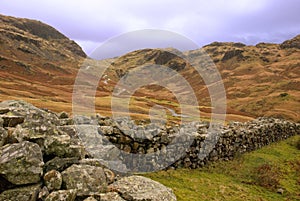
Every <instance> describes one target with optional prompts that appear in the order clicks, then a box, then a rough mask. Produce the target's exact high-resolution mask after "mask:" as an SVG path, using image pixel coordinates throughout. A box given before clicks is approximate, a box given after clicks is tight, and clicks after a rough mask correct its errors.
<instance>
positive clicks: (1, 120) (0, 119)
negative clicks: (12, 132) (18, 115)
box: [0, 117, 4, 127]
mask: <svg viewBox="0 0 300 201" xmlns="http://www.w3.org/2000/svg"><path fill="white" fill-rule="evenodd" d="M3 124H4V120H3V119H2V118H1V117H0V127H3Z"/></svg>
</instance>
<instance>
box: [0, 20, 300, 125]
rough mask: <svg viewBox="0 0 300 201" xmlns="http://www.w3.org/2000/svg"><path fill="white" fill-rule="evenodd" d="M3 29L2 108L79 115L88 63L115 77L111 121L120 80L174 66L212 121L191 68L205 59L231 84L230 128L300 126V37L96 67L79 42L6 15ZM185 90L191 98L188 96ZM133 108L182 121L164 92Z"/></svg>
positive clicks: (106, 81) (105, 87)
mask: <svg viewBox="0 0 300 201" xmlns="http://www.w3.org/2000/svg"><path fill="white" fill-rule="evenodd" d="M0 21H1V22H2V23H1V25H0V35H1V38H0V39H1V40H0V44H1V47H0V80H1V82H0V100H6V99H24V100H25V101H28V102H31V103H33V104H35V105H37V106H38V107H47V108H49V109H51V110H54V111H61V110H66V111H68V112H71V111H72V92H73V84H74V81H75V79H76V75H77V73H78V70H79V68H80V67H82V65H83V63H84V62H87V63H90V64H91V66H92V68H93V69H96V68H97V62H98V63H99V62H100V63H102V64H103V65H106V66H107V65H108V66H109V69H108V70H107V72H105V73H106V76H107V77H108V78H102V79H101V80H100V82H99V86H98V91H97V93H96V94H97V96H96V99H95V107H96V110H97V112H99V113H103V114H104V115H111V111H110V107H111V105H110V100H111V95H112V91H113V89H114V87H115V86H116V84H117V83H118V80H119V79H120V78H121V77H122V76H123V75H125V74H126V72H128V71H130V70H132V69H134V68H135V67H137V66H140V65H144V64H147V63H148V64H156V65H161V66H167V67H169V68H171V69H173V70H175V71H177V72H178V73H179V74H181V75H182V76H183V77H184V78H185V79H187V80H188V81H189V83H190V85H191V86H192V88H193V90H194V93H195V94H196V96H197V98H198V102H199V103H200V106H199V108H200V112H202V114H203V116H204V117H207V118H209V117H210V112H211V105H210V104H211V103H210V97H209V93H208V91H207V88H206V86H205V84H204V82H203V80H202V79H201V76H200V75H197V73H196V71H195V69H193V68H192V65H191V64H189V63H188V62H187V61H185V60H184V59H185V58H186V57H189V58H192V63H199V62H203V61H200V59H201V56H200V55H201V54H202V53H203V51H205V52H206V53H207V54H208V55H209V56H210V58H211V60H212V61H213V62H214V64H215V65H216V67H217V69H218V70H219V72H220V74H221V77H222V78H223V82H224V85H225V89H226V94H227V103H228V104H227V105H228V107H227V120H241V121H246V120H250V119H252V118H253V117H258V116H274V117H281V118H287V119H291V120H294V121H300V117H299V114H300V106H299V102H300V92H299V91H300V89H299V86H300V84H299V82H300V72H299V70H298V69H299V66H300V61H299V56H300V50H299V41H300V35H298V36H296V37H294V38H292V39H290V40H286V41H284V42H283V43H281V44H269V43H263V42H262V43H258V44H256V45H255V46H247V45H245V44H242V43H237V42H213V43H211V44H208V45H205V46H203V48H201V49H198V50H190V51H186V52H182V53H181V52H179V51H178V50H176V49H172V48H166V49H144V50H136V51H133V52H130V53H127V54H125V55H123V56H120V57H117V58H112V59H105V60H102V61H94V60H92V59H90V58H87V57H86V54H85V53H84V52H83V51H82V49H81V48H80V46H79V45H77V44H76V43H75V42H74V41H71V40H69V39H68V38H67V37H65V36H64V35H63V34H61V33H59V32H58V31H57V30H56V29H54V28H52V27H50V26H48V25H46V24H44V23H41V22H39V21H36V20H29V19H20V18H14V17H7V16H4V15H0ZM37 27H39V28H41V30H40V29H38V28H37ZM47 34H48V35H47ZM95 72H97V71H95ZM87 76H90V78H91V77H93V76H94V75H92V74H91V75H87ZM91 80H92V79H91ZM87 81H89V79H87ZM177 89H178V91H179V94H184V92H185V91H184V89H183V88H180V86H179V87H178V88H177ZM160 90H162V91H160ZM159 91H160V92H159ZM158 92H159V93H158ZM133 102H134V103H132V104H133V105H132V107H131V108H132V110H131V111H130V112H131V114H132V115H133V116H135V117H138V118H147V115H148V112H149V109H150V108H151V107H153V106H154V105H155V104H160V105H163V106H165V107H167V108H170V109H173V110H174V111H175V112H176V113H180V105H179V104H178V101H177V100H176V97H175V96H174V94H172V92H171V91H168V90H166V89H163V88H162V87H160V86H157V85H151V86H147V87H142V88H141V89H139V90H138V91H136V92H135V93H134V94H133ZM168 115H169V117H171V114H168Z"/></svg>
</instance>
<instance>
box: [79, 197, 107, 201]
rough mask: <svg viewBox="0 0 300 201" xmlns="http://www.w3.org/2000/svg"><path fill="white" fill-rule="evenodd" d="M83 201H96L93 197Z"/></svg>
mask: <svg viewBox="0 0 300 201" xmlns="http://www.w3.org/2000/svg"><path fill="white" fill-rule="evenodd" d="M83 201H97V200H96V199H95V198H94V197H88V198H86V199H84V200H83ZM101 201H102V200H101Z"/></svg>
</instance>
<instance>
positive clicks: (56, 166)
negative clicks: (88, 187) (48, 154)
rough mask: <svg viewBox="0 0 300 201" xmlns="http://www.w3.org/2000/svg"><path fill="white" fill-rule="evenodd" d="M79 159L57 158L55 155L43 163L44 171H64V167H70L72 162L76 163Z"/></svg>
mask: <svg viewBox="0 0 300 201" xmlns="http://www.w3.org/2000/svg"><path fill="white" fill-rule="evenodd" d="M78 163H79V160H78V158H76V157H72V158H59V157H55V158H53V159H51V160H49V161H47V163H46V164H45V166H44V167H45V168H44V171H45V172H48V171H50V170H57V171H59V172H62V171H64V170H65V169H67V168H68V167H70V166H71V165H73V164H78Z"/></svg>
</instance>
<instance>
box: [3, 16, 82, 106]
mask: <svg viewBox="0 0 300 201" xmlns="http://www.w3.org/2000/svg"><path fill="white" fill-rule="evenodd" d="M0 44H1V45H0V80H1V81H0V99H1V100H6V99H12V98H23V99H30V100H31V102H35V103H38V104H39V105H41V106H43V104H42V103H39V102H41V101H42V100H47V101H49V100H50V101H51V100H52V101H58V102H65V101H68V102H70V100H71V99H70V93H71V92H72V85H73V82H74V77H75V75H76V73H77V69H78V67H77V66H78V62H79V60H81V59H83V58H84V57H86V55H85V53H84V52H83V51H82V49H81V47H80V46H78V45H77V44H76V43H75V42H74V41H71V40H69V39H68V38H67V37H65V36H64V35H62V34H61V33H60V32H58V31H57V30H55V29H54V28H52V27H50V26H48V25H46V24H44V23H42V22H39V21H35V20H28V19H21V18H14V17H8V16H3V15H0ZM65 93H68V94H67V95H66V94H65Z"/></svg>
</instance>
